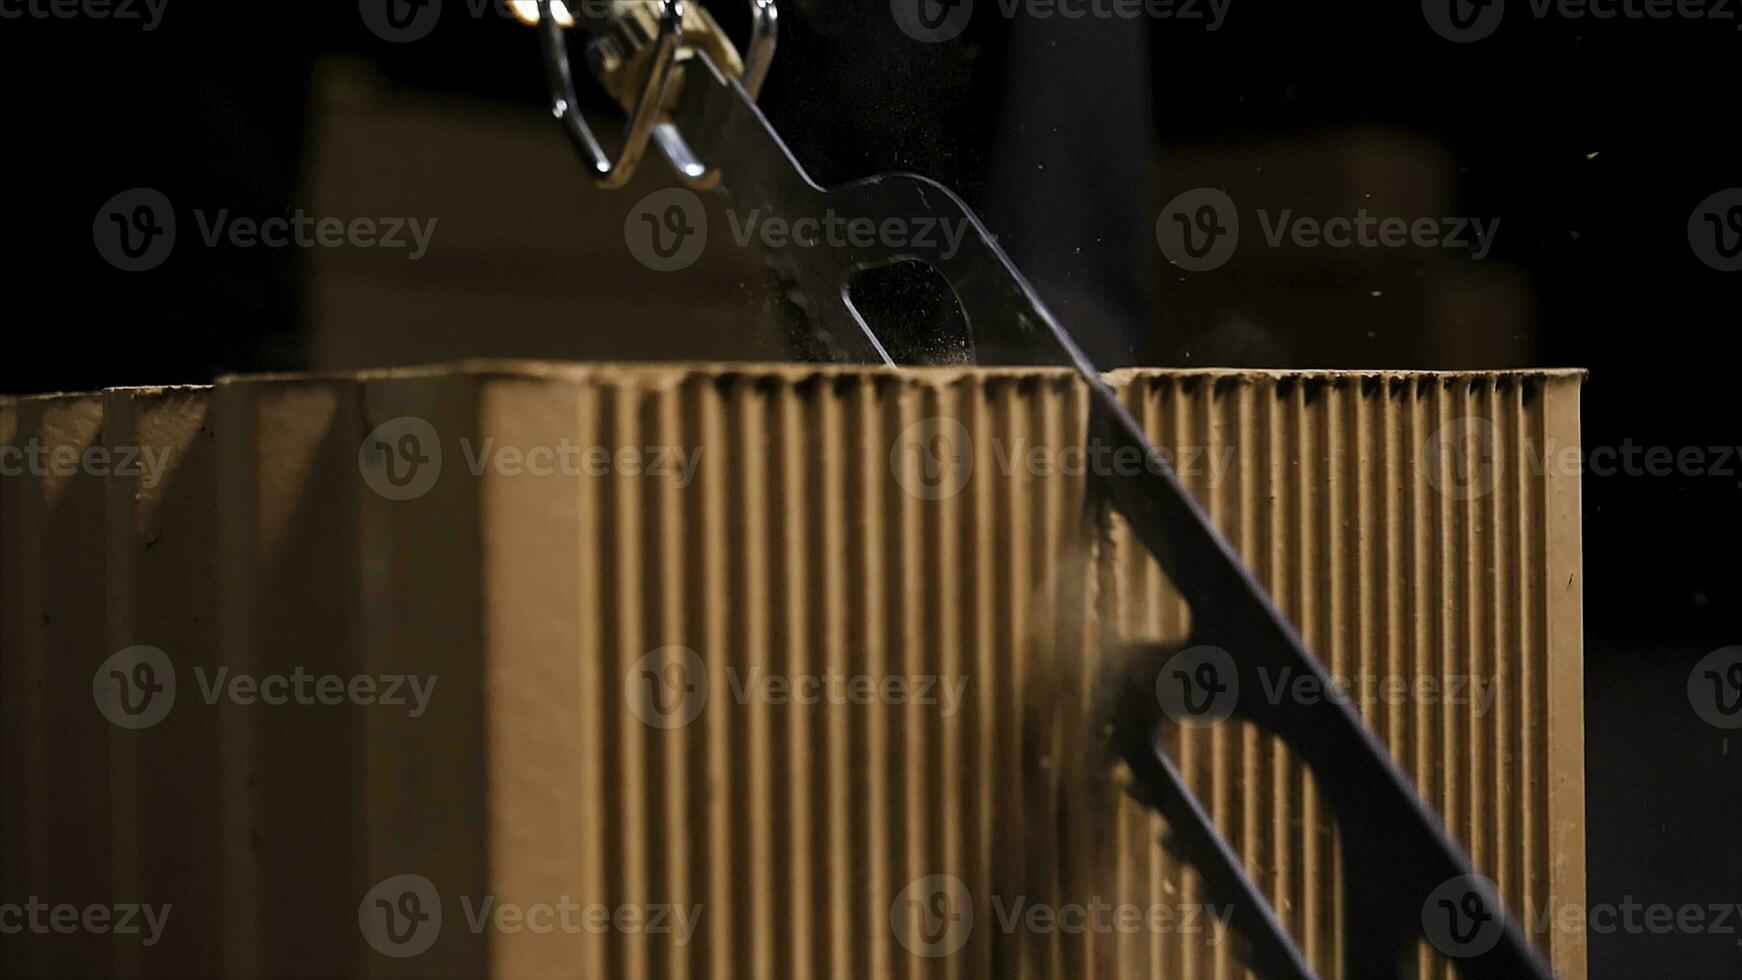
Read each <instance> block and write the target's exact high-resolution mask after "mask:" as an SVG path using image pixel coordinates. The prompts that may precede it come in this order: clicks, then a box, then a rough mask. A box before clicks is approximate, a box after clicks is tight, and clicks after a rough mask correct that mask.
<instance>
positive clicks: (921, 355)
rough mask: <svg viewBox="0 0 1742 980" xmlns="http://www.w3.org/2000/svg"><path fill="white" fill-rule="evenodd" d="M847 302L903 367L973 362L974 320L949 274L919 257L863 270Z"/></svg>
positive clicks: (849, 291)
mask: <svg viewBox="0 0 1742 980" xmlns="http://www.w3.org/2000/svg"><path fill="white" fill-rule="evenodd" d="M847 303H848V305H849V306H851V307H852V308H853V312H854V313H855V314H857V315H858V317H859V320H860V321H861V322H862V323H864V324H865V329H866V330H868V331H870V333H871V336H873V337H875V338H876V339H877V342H878V343H879V344H881V345H883V349H884V350H885V351H886V352H888V354H889V356H890V358H891V359H893V360H894V361H895V363H897V364H967V363H970V362H972V361H973V359H974V346H973V340H972V338H971V337H970V336H969V333H968V317H967V314H965V313H963V312H962V305H961V303H960V302H958V301H957V299H956V291H955V290H954V289H952V288H951V287H950V281H949V280H948V279H946V278H944V275H943V273H941V272H939V271H938V270H937V269H934V268H932V267H931V266H930V265H928V264H926V263H924V262H921V261H919V260H918V259H902V260H900V261H897V262H892V263H890V264H888V265H881V266H876V267H873V268H868V269H861V270H859V273H858V275H856V276H854V277H853V281H852V283H851V284H850V285H849V286H848V287H847Z"/></svg>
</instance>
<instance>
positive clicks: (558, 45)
mask: <svg viewBox="0 0 1742 980" xmlns="http://www.w3.org/2000/svg"><path fill="white" fill-rule="evenodd" d="M683 10H684V0H663V3H662V4H661V11H660V18H659V37H658V39H657V40H656V41H655V42H654V45H655V46H654V51H653V59H652V61H651V63H650V64H649V66H648V71H647V84H646V86H645V87H643V88H642V90H641V95H640V97H639V98H638V99H637V100H636V102H635V110H634V111H633V112H631V113H630V115H629V128H628V131H627V133H626V134H625V136H624V140H623V150H622V152H621V153H620V154H618V157H617V159H616V160H615V161H612V160H611V159H610V158H609V157H607V156H606V155H605V149H604V147H602V146H600V145H599V141H598V139H597V138H595V137H594V136H593V130H592V128H591V127H589V126H588V125H587V120H586V118H585V117H584V116H583V115H582V114H581V107H580V96H579V95H578V94H577V93H576V91H575V78H574V72H573V70H572V69H571V68H570V67H569V50H568V44H567V42H566V41H565V40H564V39H563V27H562V25H561V24H560V23H558V21H557V17H556V14H555V13H554V12H553V11H552V10H551V0H538V33H539V46H540V48H542V49H543V52H544V68H545V78H546V81H547V82H548V83H549V85H550V91H551V113H552V115H554V116H556V118H557V119H558V120H560V121H561V122H562V124H563V129H564V131H565V132H567V133H568V134H569V141H570V142H572V143H573V144H574V145H575V149H576V150H577V151H578V152H579V153H580V154H581V156H582V157H584V158H585V159H586V160H587V162H588V163H589V164H590V165H591V166H592V169H593V179H594V180H595V181H596V182H597V183H598V184H599V186H600V187H603V188H606V189H608V190H615V189H617V188H620V187H622V186H624V185H626V184H628V183H629V181H630V179H631V178H632V177H634V176H635V170H636V168H637V167H638V166H640V164H641V157H642V155H643V154H645V153H646V152H647V141H648V138H649V137H650V136H651V135H652V133H653V127H654V123H655V122H657V121H658V117H659V113H660V111H661V107H662V106H663V105H664V104H665V94H666V89H667V88H668V87H669V86H670V85H671V81H672V75H673V72H672V67H673V65H675V64H676V61H677V57H676V56H677V49H678V45H679V44H680V43H682V41H683Z"/></svg>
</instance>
